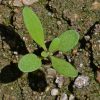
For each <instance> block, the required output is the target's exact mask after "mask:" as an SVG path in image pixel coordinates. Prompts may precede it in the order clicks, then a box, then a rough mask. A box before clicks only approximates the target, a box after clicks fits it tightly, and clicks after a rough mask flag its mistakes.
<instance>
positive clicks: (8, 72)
mask: <svg viewBox="0 0 100 100" xmlns="http://www.w3.org/2000/svg"><path fill="white" fill-rule="evenodd" d="M22 74H23V73H22V72H21V71H20V70H19V69H18V65H17V64H16V63H12V62H11V63H10V65H7V66H5V67H4V68H3V69H2V70H1V73H0V83H9V82H13V81H15V80H17V79H18V78H19V77H21V76H22Z"/></svg>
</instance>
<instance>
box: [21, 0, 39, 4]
mask: <svg viewBox="0 0 100 100" xmlns="http://www.w3.org/2000/svg"><path fill="white" fill-rule="evenodd" d="M38 1H39V0H22V2H23V4H24V5H32V4H33V3H35V2H38Z"/></svg>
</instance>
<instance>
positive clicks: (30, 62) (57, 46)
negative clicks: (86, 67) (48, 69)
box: [18, 7, 79, 77]
mask: <svg viewBox="0 0 100 100" xmlns="http://www.w3.org/2000/svg"><path fill="white" fill-rule="evenodd" d="M23 19H24V23H25V26H26V28H27V30H28V32H29V34H30V36H31V37H32V39H33V40H34V41H35V42H36V43H37V44H38V45H39V46H40V47H42V48H43V50H44V51H43V52H42V53H41V56H42V58H47V59H48V58H49V59H50V60H51V64H52V67H53V68H54V69H55V70H56V71H57V72H59V73H60V74H62V75H64V76H68V77H76V76H77V74H78V72H77V70H76V69H75V68H74V67H73V66H72V65H71V64H70V63H69V62H67V61H65V60H64V59H60V58H57V57H55V56H54V55H53V54H54V53H55V52H56V51H61V52H62V53H66V52H68V51H70V50H71V49H73V48H74V47H75V46H76V44H77V43H78V40H79V34H78V33H77V32H76V31H75V30H68V31H66V32H64V33H62V34H61V35H60V36H58V37H56V38H54V39H53V40H52V42H51V44H50V46H49V48H46V45H45V43H44V32H43V28H42V25H41V22H40V20H39V18H38V17H37V15H36V14H35V13H34V12H33V11H32V9H31V8H29V7H24V9H23ZM41 60H42V59H41V57H38V56H37V55H35V54H33V53H29V54H26V55H24V56H23V57H22V58H21V59H20V61H19V63H18V67H19V69H20V70H21V71H23V72H32V71H35V70H37V69H39V68H41V65H42V61H41Z"/></svg>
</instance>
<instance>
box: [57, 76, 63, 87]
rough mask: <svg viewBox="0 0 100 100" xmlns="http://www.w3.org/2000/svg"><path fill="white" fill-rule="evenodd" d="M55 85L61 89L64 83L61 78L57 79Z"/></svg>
mask: <svg viewBox="0 0 100 100" xmlns="http://www.w3.org/2000/svg"><path fill="white" fill-rule="evenodd" d="M55 83H57V85H58V87H59V88H61V87H62V85H63V83H64V77H63V76H60V77H57V78H56V80H55Z"/></svg>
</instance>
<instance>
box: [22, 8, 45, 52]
mask: <svg viewBox="0 0 100 100" xmlns="http://www.w3.org/2000/svg"><path fill="white" fill-rule="evenodd" d="M23 19H24V23H25V26H26V28H27V29H28V32H29V33H30V35H31V37H32V39H33V40H34V41H35V42H36V43H37V44H38V45H40V46H41V47H42V48H43V49H45V50H46V46H45V43H44V32H43V28H42V25H41V22H40V20H39V18H38V17H37V15H36V14H35V13H34V12H33V11H32V9H30V8H28V7H24V9H23Z"/></svg>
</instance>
